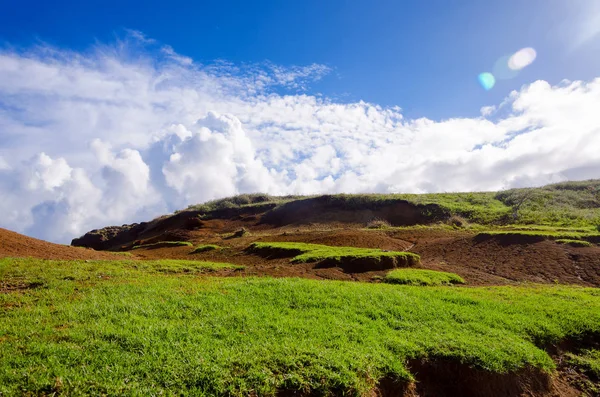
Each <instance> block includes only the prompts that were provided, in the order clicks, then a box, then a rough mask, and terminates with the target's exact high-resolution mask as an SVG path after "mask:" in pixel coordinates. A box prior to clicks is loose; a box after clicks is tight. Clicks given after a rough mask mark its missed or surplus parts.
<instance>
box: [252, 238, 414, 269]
mask: <svg viewBox="0 0 600 397" xmlns="http://www.w3.org/2000/svg"><path fill="white" fill-rule="evenodd" d="M249 248H250V250H251V251H257V252H265V253H267V254H268V253H273V254H275V255H281V254H284V255H285V254H286V253H287V256H293V258H292V260H291V261H292V262H293V263H306V262H319V261H323V260H330V261H336V262H342V261H345V260H354V259H372V260H382V259H384V258H396V259H399V260H400V261H401V262H403V263H405V264H406V265H416V264H417V263H419V255H417V254H413V253H410V252H399V251H384V250H380V249H373V248H356V247H332V246H329V245H321V244H306V243H252V244H251V245H250V247H249Z"/></svg>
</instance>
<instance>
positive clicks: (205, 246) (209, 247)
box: [191, 244, 222, 254]
mask: <svg viewBox="0 0 600 397" xmlns="http://www.w3.org/2000/svg"><path fill="white" fill-rule="evenodd" d="M220 249H222V247H220V246H218V245H216V244H200V245H197V246H196V248H194V250H193V251H192V252H191V254H197V253H200V252H206V251H214V250H220Z"/></svg>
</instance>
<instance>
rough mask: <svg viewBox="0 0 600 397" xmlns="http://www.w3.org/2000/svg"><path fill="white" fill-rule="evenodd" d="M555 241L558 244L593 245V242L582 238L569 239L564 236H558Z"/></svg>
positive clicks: (573, 245)
mask: <svg viewBox="0 0 600 397" xmlns="http://www.w3.org/2000/svg"><path fill="white" fill-rule="evenodd" d="M556 242H557V243H559V244H567V245H570V246H572V247H593V246H594V244H592V243H590V242H589V241H584V240H569V239H566V238H560V239H557V240H556Z"/></svg>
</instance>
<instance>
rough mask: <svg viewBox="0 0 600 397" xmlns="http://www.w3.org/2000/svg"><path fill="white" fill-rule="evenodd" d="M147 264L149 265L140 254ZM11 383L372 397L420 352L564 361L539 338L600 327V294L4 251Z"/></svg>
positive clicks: (517, 361) (18, 388)
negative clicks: (166, 269) (158, 266)
mask: <svg viewBox="0 0 600 397" xmlns="http://www.w3.org/2000/svg"><path fill="white" fill-rule="evenodd" d="M140 262H141V261H140ZM0 280H2V282H3V283H4V285H7V284H10V283H13V285H27V284H28V283H32V282H33V283H34V284H32V285H35V286H37V288H34V289H28V290H21V291H13V292H8V293H0V392H2V393H5V394H6V395H14V394H23V393H24V392H31V393H33V394H41V393H46V394H50V393H52V392H63V393H65V394H69V395H86V394H87V395H89V394H94V395H98V394H101V393H105V394H108V395H117V394H120V395H123V394H125V395H150V394H154V395H156V394H160V393H163V394H177V395H191V394H193V395H207V396H208V395H226V394H233V395H248V394H252V393H255V394H258V395H269V394H272V393H274V392H275V391H276V389H278V388H283V389H302V390H305V391H313V392H314V393H315V394H325V393H326V392H327V391H332V390H333V391H336V392H337V393H338V394H342V393H346V395H359V394H361V393H363V392H364V391H365V390H367V389H369V388H371V387H372V386H373V385H374V384H375V383H376V382H377V379H380V378H381V377H383V376H391V377H394V378H397V379H408V378H409V377H410V375H409V373H408V371H407V369H406V367H405V359H407V358H409V357H426V356H429V357H450V358H454V359H456V360H460V361H462V362H464V363H468V364H470V365H475V366H478V367H480V368H485V369H488V370H491V371H498V372H505V371H512V370H516V369H519V368H523V367H525V366H535V367H538V368H543V369H546V370H552V368H553V362H552V360H551V359H550V357H549V356H548V355H547V354H546V353H545V352H544V351H543V350H541V349H540V348H539V347H538V346H541V345H542V344H544V343H548V342H553V341H554V342H555V341H558V340H561V339H564V338H567V337H576V336H577V335H580V334H582V333H585V332H596V333H597V332H600V292H599V291H598V290H597V289H585V288H578V287H562V286H543V287H542V286H529V287H494V288H461V287H457V288H452V289H448V288H437V287H432V288H427V289H424V288H420V287H410V286H395V285H386V284H362V283H344V282H318V281H313V280H303V279H269V278H260V279H255V278H250V279H248V278H245V279H235V278H218V279H215V278H199V277H195V276H189V275H186V276H181V275H179V274H163V273H159V272H157V271H156V270H155V266H154V264H148V265H147V266H146V265H144V264H143V263H142V264H141V265H138V266H137V268H136V267H134V266H132V264H131V262H127V261H126V262H123V263H120V262H113V261H111V262H57V261H42V260H32V259H21V260H15V259H2V260H0Z"/></svg>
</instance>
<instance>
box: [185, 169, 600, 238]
mask: <svg viewBox="0 0 600 397" xmlns="http://www.w3.org/2000/svg"><path fill="white" fill-rule="evenodd" d="M317 197H318V196H281V197H278V196H269V195H265V194H251V195H247V194H245V195H239V196H235V197H228V198H224V199H219V200H214V201H211V202H208V203H205V204H200V205H194V206H190V207H189V208H188V209H190V210H197V211H201V212H202V213H203V214H208V215H210V213H211V212H215V211H219V210H223V209H237V208H239V209H244V208H248V207H256V208H259V207H260V208H264V210H265V211H267V210H270V211H269V212H277V211H278V210H280V209H281V208H282V207H285V205H286V204H289V203H292V202H293V201H297V200H307V199H311V198H313V199H314V198H317ZM325 197H326V199H327V200H326V201H327V203H328V205H330V206H331V208H336V209H340V210H355V209H375V208H378V207H381V206H384V205H393V204H394V203H397V202H398V201H401V200H405V201H408V202H411V203H414V204H420V205H435V206H438V208H439V210H433V209H432V211H433V212H431V213H428V210H427V209H423V215H424V216H426V217H427V216H431V217H432V219H433V218H435V217H437V216H439V215H440V214H443V215H445V216H447V217H449V216H452V215H458V216H461V217H464V218H466V219H467V220H468V222H469V223H479V224H483V225H505V224H515V225H547V226H553V227H584V228H588V227H593V228H598V227H600V180H589V181H580V182H563V183H558V184H553V185H547V186H543V187H539V188H526V189H510V190H504V191H500V192H472V193H429V194H338V195H330V196H325ZM523 197H525V198H526V199H525V200H524V202H523V204H522V205H521V206H520V207H519V209H518V213H517V215H518V216H517V218H516V219H514V218H513V208H514V207H515V206H516V205H517V204H518V203H519V202H520V200H521V199H522V198H523ZM273 207H275V208H273ZM597 231H600V230H597Z"/></svg>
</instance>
